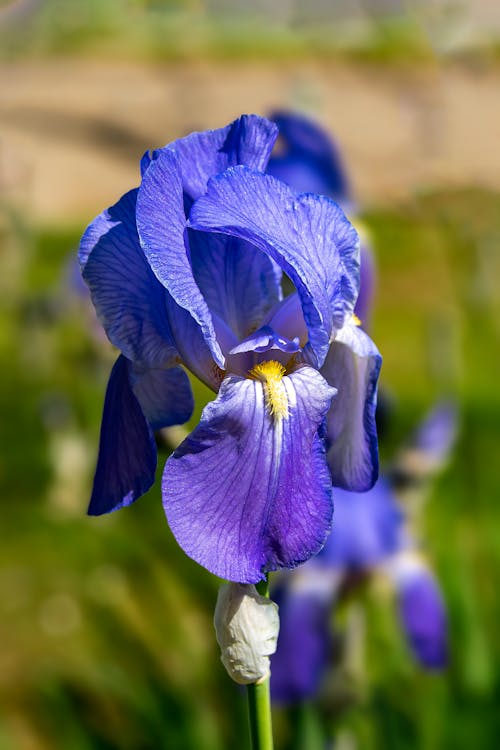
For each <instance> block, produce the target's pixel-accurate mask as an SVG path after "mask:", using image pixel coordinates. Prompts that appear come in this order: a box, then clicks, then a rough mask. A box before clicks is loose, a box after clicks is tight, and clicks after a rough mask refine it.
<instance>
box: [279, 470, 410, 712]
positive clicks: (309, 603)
mask: <svg viewBox="0 0 500 750" xmlns="http://www.w3.org/2000/svg"><path fill="white" fill-rule="evenodd" d="M403 522H404V519H403V514H402V512H401V510H400V509H399V506H398V503H397V500H396V498H395V496H394V494H393V492H392V490H391V487H390V485H389V484H388V482H387V481H386V480H385V479H383V478H382V477H380V478H379V480H378V482H377V483H376V484H375V486H374V487H373V489H371V490H370V491H369V492H365V493H355V492H346V491H343V490H337V491H336V493H335V518H334V524H333V529H332V533H331V535H330V536H329V538H328V540H327V542H326V544H325V546H324V547H323V549H322V550H321V552H320V553H319V554H318V555H317V556H316V557H315V558H314V559H313V560H310V561H309V562H308V564H307V565H304V566H303V568H301V569H300V570H298V571H296V572H295V571H294V573H293V574H291V575H290V576H289V577H288V578H287V580H286V582H285V581H283V582H282V585H281V586H280V587H279V588H278V589H277V590H276V591H273V599H274V600H275V601H276V602H277V603H278V604H279V607H280V634H279V638H278V647H277V650H276V653H275V654H274V656H273V657H272V658H271V670H272V675H273V679H272V682H271V690H272V695H273V700H275V701H277V702H279V703H295V702H297V701H300V700H304V699H307V698H310V697H313V696H314V695H315V694H316V693H317V691H318V690H319V688H320V685H321V681H322V679H323V678H324V676H325V672H326V671H327V669H328V665H329V660H330V656H331V653H332V648H333V632H332V629H331V627H330V623H329V620H330V614H331V611H332V607H334V605H335V602H336V601H337V600H338V598H339V597H340V596H341V592H342V589H343V587H345V585H346V584H349V583H350V582H351V581H355V582H356V581H358V580H359V577H360V575H361V576H365V575H367V574H369V573H371V572H372V571H373V570H374V569H375V567H376V566H380V565H382V564H383V563H385V562H386V561H387V560H388V559H391V558H392V556H393V555H394V554H395V553H396V552H397V550H398V547H399V545H400V543H401V538H402V529H403ZM298 644H300V646H299V645H298Z"/></svg>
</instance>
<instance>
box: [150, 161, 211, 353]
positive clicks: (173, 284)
mask: <svg viewBox="0 0 500 750" xmlns="http://www.w3.org/2000/svg"><path fill="white" fill-rule="evenodd" d="M185 223H186V222H185V215H184V208H183V196H182V179H181V171H180V166H179V162H178V159H177V156H176V155H175V153H174V152H173V151H170V150H168V149H163V150H162V151H161V152H160V153H159V155H158V158H157V159H156V160H155V161H153V162H152V163H151V165H150V166H149V168H148V169H147V170H146V172H145V174H144V177H143V180H142V184H141V187H140V188H139V193H138V196H137V229H138V232H139V237H140V240H141V245H142V247H143V249H144V253H145V255H146V258H147V260H148V262H149V264H150V266H151V268H152V269H153V271H154V274H155V275H156V277H157V279H158V280H159V281H160V282H161V283H162V284H163V286H164V287H165V289H167V291H168V292H169V293H170V294H171V295H172V297H173V299H174V301H175V302H176V303H177V304H178V305H179V306H180V307H182V308H184V309H185V310H187V311H188V312H189V313H190V314H191V316H192V317H193V319H194V320H195V322H196V323H197V324H198V325H199V326H200V328H201V331H202V334H203V338H204V339H205V341H206V342H207V345H208V347H209V348H210V350H211V352H212V355H213V357H214V359H215V361H216V362H217V364H218V365H220V366H221V367H223V366H224V356H223V354H222V351H221V348H220V345H219V343H218V341H217V337H216V333H215V329H214V324H213V320H212V317H211V315H210V311H209V309H208V305H207V303H206V301H205V300H204V298H203V295H202V293H201V292H200V289H199V287H198V285H197V284H196V281H195V279H194V276H193V271H192V269H191V265H190V263H189V258H188V254H187V251H186V245H185V243H184V231H185Z"/></svg>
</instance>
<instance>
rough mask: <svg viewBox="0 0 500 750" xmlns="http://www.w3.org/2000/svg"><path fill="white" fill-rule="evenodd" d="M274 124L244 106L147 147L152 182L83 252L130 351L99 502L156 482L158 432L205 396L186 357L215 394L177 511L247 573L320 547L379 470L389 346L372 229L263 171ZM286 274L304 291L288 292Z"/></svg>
mask: <svg viewBox="0 0 500 750" xmlns="http://www.w3.org/2000/svg"><path fill="white" fill-rule="evenodd" d="M276 135H277V129H276V127H275V126H274V125H273V124H272V123H271V122H269V121H268V120H265V119H263V118H259V117H256V116H242V117H241V118H239V119H238V120H236V121H235V122H233V123H232V124H230V125H228V126H227V127H225V128H222V129H220V130H214V131H207V132H203V133H193V134H191V135H189V136H187V137H186V138H182V139H180V140H178V141H175V142H173V143H171V144H169V145H168V146H166V147H165V148H162V149H159V150H157V151H154V152H152V153H151V154H149V153H148V154H145V156H144V157H143V159H142V162H141V168H142V173H143V174H142V183H141V186H140V187H139V188H138V189H135V190H132V191H130V192H129V193H127V194H126V195H125V196H123V198H121V199H120V201H119V202H118V203H117V204H116V205H115V206H113V207H111V208H110V209H108V210H106V211H105V212H104V213H102V214H101V215H100V216H98V217H97V218H96V219H95V220H94V221H93V222H92V224H90V226H89V227H88V229H87V231H86V232H85V234H84V236H83V239H82V242H81V247H80V262H81V265H82V270H83V276H84V279H85V281H86V282H87V284H88V286H89V288H90V291H91V295H92V300H93V303H94V305H95V307H96V309H97V311H98V314H99V317H100V319H101V321H102V323H103V326H104V328H105V330H106V333H107V335H108V337H109V338H110V340H111V341H112V343H114V344H115V345H116V346H117V347H118V348H119V349H120V350H121V352H122V354H121V355H120V357H119V358H118V360H117V362H116V364H115V366H114V368H113V371H112V373H111V378H110V381H109V385H108V390H107V394H106V399H105V405H104V414H103V422H102V428H101V441H100V449H99V459H98V464H97V470H96V476H95V480H94V488H93V492H92V498H91V503H90V508H89V513H91V514H101V513H105V512H109V511H112V510H116V509H117V508H120V507H122V506H125V505H129V504H130V503H132V502H133V501H134V500H135V499H137V498H138V497H139V496H140V495H141V494H143V493H144V492H145V491H146V490H147V489H148V488H149V487H150V486H151V484H152V483H153V481H154V474H155V468H156V449H155V446H154V440H153V434H152V431H153V430H154V429H156V428H159V427H163V426H167V425H172V424H179V423H182V422H185V421H186V420H187V419H189V417H190V415H191V413H192V409H193V401H192V395H191V389H190V385H189V380H188V378H187V375H186V373H185V371H184V370H183V369H182V368H181V367H180V366H179V365H180V364H182V365H184V366H185V367H186V368H187V369H188V370H190V371H191V372H192V373H194V374H195V375H197V376H198V377H199V378H200V379H201V380H202V381H203V382H204V383H206V384H207V385H208V386H209V387H210V388H212V390H214V391H215V392H216V393H217V398H216V399H215V401H213V402H211V403H210V404H208V406H207V407H206V408H205V410H204V412H203V414H202V418H201V422H200V424H199V425H198V427H196V428H195V429H194V430H193V432H192V433H191V434H190V435H189V436H188V438H187V439H186V440H185V441H184V442H183V443H182V444H181V445H180V446H179V448H178V449H177V450H176V451H175V452H174V454H173V455H172V456H171V457H170V458H169V459H168V461H167V463H166V466H165V471H164V475H163V485H162V487H163V499H164V507H165V512H166V515H167V518H168V521H169V523H170V526H171V528H172V531H173V533H174V535H175V536H176V538H177V540H178V542H179V544H180V545H181V547H182V548H183V549H184V550H185V552H186V553H187V554H188V555H190V556H191V557H192V558H194V559H195V560H196V561H197V562H199V563H200V564H202V565H204V566H205V567H206V568H208V569H209V570H210V571H212V572H213V573H215V574H217V575H219V576H221V577H224V578H228V579H230V580H234V581H240V582H245V583H252V582H256V581H258V580H260V579H261V578H262V577H263V576H264V575H265V573H266V572H267V571H270V570H275V569H277V568H282V567H294V566H295V565H297V564H298V563H300V562H303V561H304V560H306V559H308V558H309V557H310V556H311V555H313V554H315V553H316V552H318V550H319V549H320V548H321V546H322V545H323V544H324V541H325V538H326V536H327V534H328V531H329V528H330V523H331V514H332V503H331V490H332V483H333V485H336V486H340V487H344V488H348V489H353V490H363V489H367V488H369V487H371V486H372V485H373V483H374V481H375V480H376V477H377V471H378V454H377V438H376V430H375V421H374V412H375V403H376V384H377V378H378V373H379V369H380V363H381V358H380V355H379V353H378V351H377V349H376V347H375V345H374V344H373V342H372V341H371V340H370V338H369V337H368V336H367V335H366V333H365V332H364V331H363V330H361V329H360V328H359V327H358V326H357V325H356V323H355V319H353V311H354V306H355V303H356V299H357V296H358V289H359V241H358V238H357V235H356V232H355V230H354V229H353V227H352V226H351V225H350V223H349V222H348V220H347V219H346V217H345V215H344V213H343V212H342V210H341V209H340V208H339V206H338V205H337V204H336V203H334V202H333V201H332V200H330V199H329V198H326V197H322V196H318V195H311V194H297V193H295V192H294V191H293V190H291V189H290V188H289V187H287V186H286V185H285V184H284V183H282V182H280V181H278V180H277V179H275V178H274V177H271V176H269V175H267V174H265V172H264V170H265V169H266V166H267V161H268V159H269V155H270V152H271V149H272V146H273V144H274V140H275V138H276ZM283 271H284V272H285V273H286V274H287V276H288V277H289V278H290V279H291V280H292V282H293V283H294V284H295V287H296V291H295V292H294V293H293V294H292V295H290V296H289V297H287V298H285V299H283V294H282V290H281V277H282V273H283ZM332 399H333V402H332Z"/></svg>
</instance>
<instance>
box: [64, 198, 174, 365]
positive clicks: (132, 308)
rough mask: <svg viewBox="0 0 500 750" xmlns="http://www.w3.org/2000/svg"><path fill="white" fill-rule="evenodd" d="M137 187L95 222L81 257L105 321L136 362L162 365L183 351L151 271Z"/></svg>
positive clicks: (112, 338) (114, 339)
mask: <svg viewBox="0 0 500 750" xmlns="http://www.w3.org/2000/svg"><path fill="white" fill-rule="evenodd" d="M136 200H137V190H131V191H130V192H129V193H126V194H125V195H124V196H123V197H122V198H120V200H119V201H118V203H116V205H114V206H112V207H111V208H108V209H107V210H106V211H104V212H103V213H102V214H100V216H98V217H97V218H96V219H94V221H93V222H92V223H91V224H90V225H89V227H88V228H87V230H86V232H85V234H84V235H83V238H82V241H81V244H80V252H79V259H80V264H81V266H82V271H83V278H84V279H85V281H86V282H87V284H88V286H89V289H90V293H91V296H92V301H93V303H94V306H95V308H96V310H97V314H98V316H99V319H100V321H101V323H102V325H103V327H104V329H105V331H106V333H107V335H108V337H109V339H110V341H111V342H112V343H113V344H114V345H115V346H117V347H118V348H119V349H121V351H122V352H123V353H124V354H125V355H126V356H127V357H128V358H129V359H132V360H134V361H139V362H144V363H147V364H149V365H157V366H158V365H162V364H165V363H167V362H169V361H171V360H173V358H174V357H175V356H176V355H177V351H176V349H175V346H174V342H173V338H172V334H171V330H170V327H169V324H168V320H167V315H166V296H167V295H166V292H165V289H164V288H163V287H162V285H161V284H160V283H159V281H158V280H157V278H156V277H155V275H154V274H153V272H152V271H151V269H150V267H149V265H148V263H147V261H146V258H145V257H144V253H143V252H142V249H141V246H140V244H139V237H138V236H137V229H136V224H135V209H136Z"/></svg>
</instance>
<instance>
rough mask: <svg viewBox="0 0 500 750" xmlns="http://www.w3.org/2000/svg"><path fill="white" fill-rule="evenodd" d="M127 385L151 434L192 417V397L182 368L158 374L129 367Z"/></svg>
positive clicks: (174, 368)
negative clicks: (128, 382)
mask: <svg viewBox="0 0 500 750" xmlns="http://www.w3.org/2000/svg"><path fill="white" fill-rule="evenodd" d="M130 382H131V385H132V389H133V392H134V395H135V397H136V398H137V399H138V401H139V404H140V405H141V409H142V411H143V414H144V416H145V417H146V419H147V421H148V422H149V424H150V425H151V428H152V429H153V430H159V429H160V428H161V427H171V426H172V425H174V424H184V422H187V421H188V419H189V418H190V417H191V415H192V413H193V409H194V400H193V393H192V391H191V384H190V382H189V378H188V376H187V375H186V373H185V372H184V370H183V369H182V367H171V368H170V369H168V370H158V369H144V368H141V367H137V366H134V365H132V366H131V367H130Z"/></svg>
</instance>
